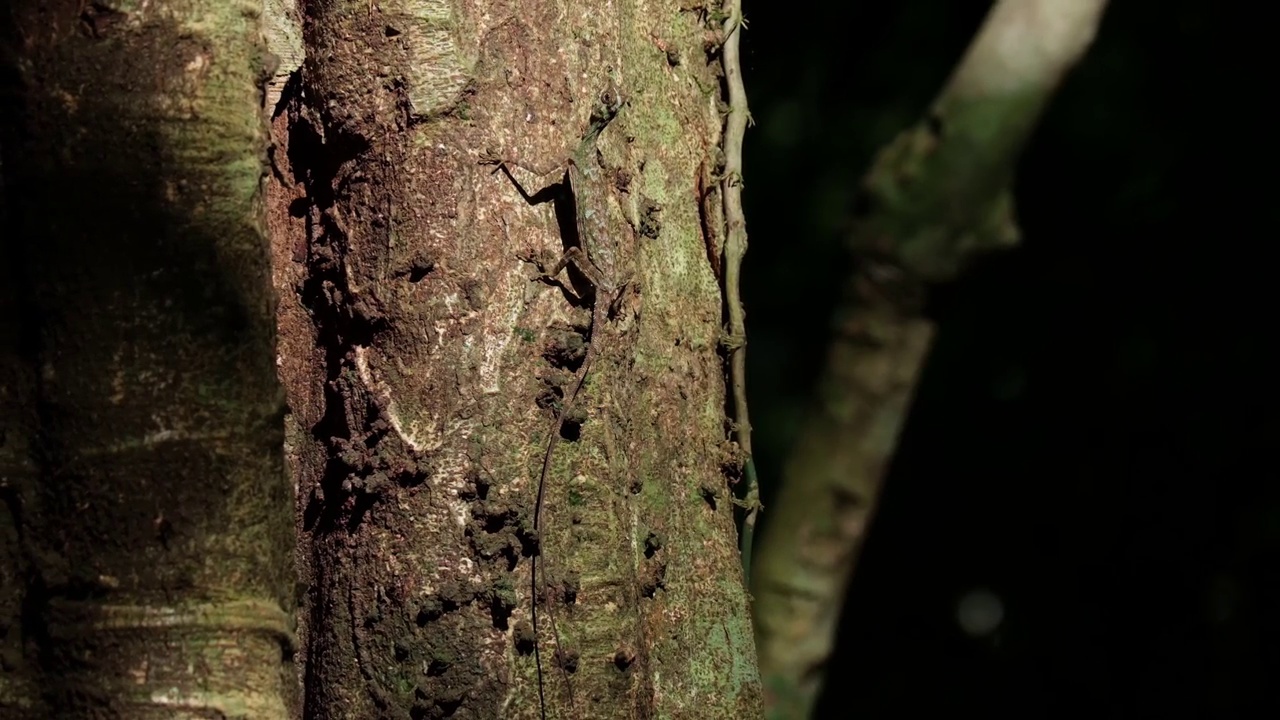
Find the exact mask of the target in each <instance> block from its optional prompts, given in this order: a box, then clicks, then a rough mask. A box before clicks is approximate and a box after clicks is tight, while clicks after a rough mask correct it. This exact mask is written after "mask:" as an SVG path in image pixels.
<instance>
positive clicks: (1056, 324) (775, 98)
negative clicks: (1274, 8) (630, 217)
mask: <svg viewBox="0 0 1280 720" xmlns="http://www.w3.org/2000/svg"><path fill="white" fill-rule="evenodd" d="M989 5H990V3H989V2H979V1H974V0H902V1H898V0H881V1H880V2H875V3H868V2H848V3H826V4H805V3H776V2H759V1H756V2H752V1H751V0H747V4H746V8H745V10H746V15H747V20H748V22H749V26H748V29H747V32H746V33H745V34H744V38H743V43H744V45H743V50H744V65H745V67H744V71H745V75H746V80H747V92H748V97H749V98H750V103H751V109H752V113H753V116H754V118H755V120H756V122H757V125H756V126H755V127H753V128H751V129H750V130H749V131H748V135H747V149H746V153H747V154H746V157H745V178H746V190H745V192H746V203H747V213H748V215H747V222H748V228H749V230H750V233H751V247H750V251H749V252H748V255H747V260H746V267H745V273H746V276H745V280H744V283H745V287H744V294H745V298H746V304H747V311H748V318H747V322H748V333H749V335H750V340H751V344H750V351H749V355H748V357H749V362H750V367H749V378H748V383H749V387H750V391H751V403H752V410H753V420H754V421H755V425H756V436H755V440H756V453H757V464H758V467H759V468H760V470H761V473H762V483H763V489H764V491H765V500H766V503H767V502H768V498H769V495H770V493H771V492H772V489H773V488H772V487H771V486H770V484H769V482H770V480H772V479H775V478H776V477H777V474H778V472H779V464H780V462H781V461H782V458H783V457H784V456H785V453H786V452H787V449H788V447H789V445H790V443H791V442H792V440H793V439H794V432H795V431H796V429H797V426H798V418H799V416H800V414H801V413H802V412H803V410H804V401H805V398H806V397H807V395H808V393H809V392H810V391H811V390H812V388H811V381H812V379H813V377H814V376H815V374H816V372H817V370H818V368H819V363H820V360H821V349H822V346H823V342H824V340H825V329H826V324H827V322H828V319H829V310H830V308H831V306H832V303H833V301H834V298H835V293H836V289H837V288H838V286H839V279H840V277H841V273H842V271H843V268H844V267H846V265H845V264H844V262H843V257H842V253H841V250H840V246H839V235H838V231H837V228H838V227H839V226H840V224H841V223H842V222H843V221H844V220H845V218H846V214H847V212H848V210H849V198H851V197H852V195H853V190H854V188H855V187H856V183H857V181H858V179H859V178H860V176H861V175H862V173H863V171H864V170H865V168H866V166H867V163H868V161H869V159H870V156H871V153H872V152H873V151H874V150H875V149H876V148H878V147H879V146H880V145H882V144H883V143H885V142H886V141H887V140H889V139H890V138H891V137H892V135H893V134H894V133H895V132H897V131H898V130H900V129H902V128H904V127H906V126H907V125H908V124H910V123H911V122H913V121H914V120H915V119H916V118H917V117H919V116H920V114H921V113H922V112H923V110H924V109H925V108H926V106H927V104H928V102H929V100H930V99H931V98H932V97H933V96H934V95H935V94H936V93H937V91H938V90H939V89H940V88H941V87H942V85H943V83H944V82H945V81H946V78H947V75H948V74H949V72H950V70H951V68H952V67H953V66H954V64H955V62H956V61H957V60H958V59H959V57H960V55H961V53H962V52H963V50H964V48H965V46H966V45H967V43H968V42H969V40H970V39H971V38H972V36H973V33H974V31H975V30H976V29H977V27H978V26H979V24H980V23H981V21H982V19H983V16H984V15H985V13H986V11H987V9H988V7H989ZM1266 7H1267V6H1266V4H1258V5H1248V4H1240V3H1229V2H1228V3H1215V2H1209V1H1207V0H1200V1H1196V2H1193V1H1191V0H1182V1H1178V0H1163V1H1161V0H1113V2H1112V3H1111V7H1110V8H1109V9H1108V11H1107V15H1106V17H1105V18H1104V21H1103V27H1102V29H1101V32H1100V34H1099V37H1098V39H1097V41H1096V42H1095V44H1094V46H1093V48H1092V49H1091V50H1090V53H1089V55H1088V57H1087V58H1086V60H1085V61H1084V62H1083V63H1082V64H1081V65H1080V66H1079V67H1078V68H1077V69H1076V70H1075V72H1074V73H1073V74H1072V76H1071V77H1070V79H1069V81H1068V82H1067V84H1066V85H1065V86H1064V88H1063V89H1062V91H1061V92H1060V94H1059V95H1058V96H1057V98H1056V99H1055V101H1054V103H1053V104H1052V106H1051V107H1050V110H1049V112H1048V114H1047V115H1046V117H1045V118H1044V120H1043V122H1042V124H1041V126H1040V128H1039V130H1038V132H1037V134H1036V136H1035V138H1034V139H1033V142H1032V144H1031V146H1030V147H1029V148H1028V150H1027V152H1026V154H1025V156H1024V157H1023V162H1022V163H1021V166H1020V170H1019V175H1018V187H1017V193H1018V211H1019V217H1020V221H1021V224H1022V228H1023V230H1024V235H1025V241H1024V244H1023V246H1022V247H1021V248H1020V249H1018V250H1016V251H1014V252H1011V253H1007V254H1004V255H1002V256H999V257H993V258H991V259H989V260H988V261H986V262H983V263H982V264H980V265H979V266H978V267H976V268H974V269H973V271H972V272H970V273H969V275H968V276H967V277H966V278H965V279H964V280H963V281H962V282H959V283H957V284H955V285H954V286H952V287H948V288H940V289H938V291H937V292H936V293H935V296H934V303H933V305H934V307H933V311H932V312H933V316H934V317H935V318H936V319H937V321H938V323H939V327H940V331H939V336H938V340H937V343H936V345H935V347H934V352H933V354H932V356H931V358H930V361H929V364H928V366H927V368H926V371H925V377H924V380H923V382H922V384H921V387H920V391H919V394H918V397H917V401H916V403H915V406H914V408H913V411H912V415H911V418H910V420H909V422H908V426H907V428H906V430H905V434H904V437H903V439H902V444H901V448H900V452H899V454H898V456H897V458H896V460H895V463H894V467H893V469H892V472H891V474H890V477H889V479H888V484H887V487H886V491H885V495H884V497H883V503H882V505H881V509H880V511H879V514H878V517H877V519H876V521H875V523H874V525H873V527H872V531H871V534H870V537H869V540H868V542H867V545H866V547H865V552H864V555H863V558H862V562H861V565H860V567H859V573H858V575H857V577H856V579H855V581H854V586H853V588H852V592H851V595H850V600H849V603H848V605H847V606H846V613H845V618H844V621H843V626H842V629H841V637H840V640H839V649H838V652H837V654H836V657H835V658H834V659H833V661H832V664H831V666H830V667H829V668H828V676H827V690H826V693H825V696H824V699H823V702H822V705H821V709H820V711H819V713H818V716H819V717H824V718H825V717H831V718H835V717H848V716H856V717H863V718H881V717H905V716H909V715H917V714H920V713H923V712H931V713H932V712H938V711H946V712H950V713H965V714H969V713H982V714H985V715H987V716H990V715H998V716H1001V717H1007V716H1017V717H1060V716H1077V715H1080V714H1081V713H1087V716H1088V717H1093V718H1111V717H1125V718H1131V717H1266V716H1275V713H1277V712H1280V674H1278V673H1277V671H1278V670H1280V643H1278V642H1277V629H1278V626H1280V612H1278V609H1280V486H1278V485H1277V483H1276V475H1277V473H1276V469H1275V468H1276V461H1275V457H1276V452H1275V448H1277V447H1278V446H1280V443H1277V436H1278V435H1280V421H1278V420H1277V414H1276V411H1275V409H1274V404H1275V401H1276V399H1277V393H1276V389H1277V379H1276V369H1277V368H1280V363H1277V360H1280V353H1278V352H1277V349H1276V348H1277V343H1275V342H1274V339H1275V336H1276V334H1277V330H1276V327H1277V324H1278V323H1277V318H1276V316H1275V313H1274V311H1273V306H1274V305H1275V302H1274V292H1273V290H1272V287H1273V282H1274V280H1275V278H1276V269H1275V268H1276V265H1275V260H1274V257H1275V255H1276V253H1274V252H1273V251H1272V246H1273V245H1274V244H1275V242H1276V240H1277V239H1278V238H1280V236H1278V235H1277V233H1276V224H1275V219H1276V216H1277V214H1276V212H1275V210H1274V209H1273V208H1274V207H1275V202H1276V200H1275V197H1274V195H1273V193H1274V190H1275V186H1276V183H1274V182H1273V173H1274V170H1275V167H1276V160H1277V157H1276V152H1275V150H1276V143H1275V139H1274V136H1275V132H1276V118H1277V114H1276V113H1275V112H1274V111H1271V110H1268V106H1269V105H1270V104H1271V101H1272V98H1271V96H1272V95H1273V94H1274V90H1273V88H1274V87H1276V86H1277V82H1276V77H1275V73H1274V68H1275V67H1277V65H1280V64H1278V63H1277V62H1276V53H1275V52H1274V51H1273V50H1272V49H1271V48H1273V47H1275V46H1277V45H1280V43H1277V41H1276V40H1275V39H1274V38H1266V37H1263V34H1264V33H1265V32H1266V22H1265V21H1264V20H1263V18H1264V17H1265V13H1264V12H1263V11H1264V10H1265V9H1266ZM767 520H768V513H767V510H766V513H765V515H764V521H765V522H767ZM975 588H989V589H990V590H991V591H992V592H994V593H995V594H996V595H997V596H999V597H1000V599H1001V601H1002V602H1003V605H1004V611H1005V615H1004V621H1003V623H1002V624H1001V626H1000V628H999V629H998V631H997V632H996V633H994V634H993V635H989V636H986V637H982V638H976V639H975V638H970V637H968V636H966V635H965V634H964V633H963V632H961V630H960V629H959V627H958V625H957V622H956V606H957V601H958V600H959V599H960V597H961V596H962V595H963V594H964V593H966V592H968V591H970V590H972V589H975ZM1264 706H1265V707H1264Z"/></svg>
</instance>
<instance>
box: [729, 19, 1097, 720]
mask: <svg viewBox="0 0 1280 720" xmlns="http://www.w3.org/2000/svg"><path fill="white" fill-rule="evenodd" d="M1105 6H1106V0H999V1H998V2H996V4H995V5H994V7H993V8H992V10H991V12H990V13H989V14H988V16H987V18H986V21H985V23H984V24H983V27H982V29H981V30H980V31H979V33H978V35H977V37H976V38H975V39H974V41H973V43H972V44H971V45H970V47H969V49H968V51H967V53H966V54H965V56H964V57H963V59H962V60H961V61H960V64H959V66H958V67H957V68H956V70H955V72H954V73H953V75H952V76H951V78H950V80H949V81H948V82H947V85H946V87H945V88H944V89H943V91H942V93H941V94H940V95H939V96H938V98H937V99H936V100H935V101H934V104H933V105H932V107H931V109H930V110H929V112H928V113H927V114H926V116H925V117H924V118H922V119H921V121H920V122H919V123H918V124H916V125H915V126H914V127H912V128H910V129H908V130H906V131H904V132H903V133H902V134H900V135H899V136H898V137H897V138H896V139H895V140H893V141H892V142H891V143H890V144H889V145H888V146H887V147H885V148H884V149H883V150H882V151H881V153H880V154H879V156H878V157H877V158H876V160H875V162H874V163H873V165H872V167H871V169H870V170H869V171H868V173H867V175H866V177H865V178H864V181H863V188H862V194H861V197H860V198H859V202H858V203H857V207H858V210H857V214H856V216H855V218H854V226H853V227H854V229H853V231H852V233H851V235H850V237H849V239H848V242H849V248H850V250H851V251H852V253H853V255H854V260H855V267H856V270H855V271H854V272H853V273H852V275H851V277H849V278H848V281H847V283H848V284H847V287H846V293H845V296H844V299H843V301H842V302H841V304H840V305H839V307H838V308H837V311H836V314H835V320H834V323H833V326H832V336H831V339H830V345H829V347H828V350H827V360H826V364H825V368H824V370H823V372H822V375H821V376H820V378H819V382H818V386H817V397H816V404H815V407H814V408H813V411H812V412H810V413H809V415H808V416H807V419H806V421H805V425H804V427H803V428H802V429H801V432H800V433H799V436H798V437H799V439H798V440H797V443H796V445H795V447H794V448H793V450H792V454H791V456H790V457H789V459H788V462H787V464H786V466H785V468H784V471H783V477H782V486H781V489H780V491H779V496H778V498H777V501H776V502H775V504H774V507H773V511H772V513H771V517H770V522H769V523H768V525H767V527H766V528H765V534H764V537H763V539H762V542H761V547H760V549H759V556H758V558H757V560H756V565H755V568H754V570H755V572H754V575H753V578H752V579H753V582H752V592H753V594H754V596H755V599H756V604H755V621H756V643H757V652H758V653H759V662H760V670H761V675H762V679H763V682H764V685H765V688H766V691H767V695H766V697H767V702H769V703H770V708H769V717H770V718H804V717H807V716H808V715H809V712H810V710H811V708H812V707H813V705H814V704H815V703H816V701H817V697H818V694H819V692H820V691H821V686H822V681H823V676H822V668H823V666H824V664H825V663H826V662H827V661H828V660H829V658H830V655H831V651H832V647H833V644H834V639H835V635H836V630H837V623H838V620H839V615H840V611H841V608H842V607H843V605H844V595H845V591H846V588H847V587H848V584H849V580H850V578H851V577H852V575H853V571H854V567H855V564H856V561H857V556H858V550H859V548H860V547H861V545H862V540H863V538H864V537H865V532H866V528H867V526H868V523H869V521H870V518H871V514H872V511H873V510H874V507H875V504H876V500H877V499H878V496H879V491H880V483H881V479H882V478H883V476H884V473H885V471H886V470H887V468H888V465H889V461H890V459H891V457H892V455H893V451H894V448H895V447H896V444H897V440H898V435H899V432H900V430H901V428H902V425H903V422H904V421H905V419H906V415H907V412H908V409H909V406H910V402H911V398H912V394H913V392H914V390H915V385H916V381H917V378H918V375H919V371H920V368H921V366H922V365H923V362H924V359H925V357H926V354H927V352H928V348H929V344H930V340H931V338H932V335H933V325H932V323H931V322H930V321H929V320H928V319H927V318H926V317H925V316H924V313H923V308H924V299H925V294H926V291H927V289H928V287H929V286H930V285H932V284H935V283H940V282H947V281H950V280H953V279H955V278H956V277H957V276H959V274H960V273H961V272H962V270H963V269H964V267H965V264H966V263H967V262H968V261H969V260H971V259H972V258H973V257H974V256H976V255H978V254H980V253H982V252H985V251H989V250H995V249H999V248H1006V247H1010V246H1012V245H1014V244H1016V243H1017V241H1018V230H1017V226H1016V223H1015V220H1014V214H1013V203H1012V196H1011V193H1010V189H1009V188H1010V183H1011V180H1012V176H1013V172H1014V169H1015V166H1016V164H1017V161H1018V158H1019V155H1020V154H1021V152H1022V150H1023V147H1024V146H1025V145H1026V142H1027V140H1028V138H1029V136H1030V134H1031V132H1032V130H1033V129H1034V128H1035V125H1036V123H1037V121H1038V120H1039V118H1040V116H1041V114H1042V112H1043V110H1044V108H1045V107H1046V105H1047V104H1048V102H1049V100H1050V99H1051V98H1052V96H1053V94H1054V92H1055V91H1056V90H1057V88H1058V87H1059V85H1060V84H1061V82H1062V80H1063V78H1064V77H1065V75H1066V73H1067V72H1068V71H1069V70H1070V69H1071V67H1073V66H1074V65H1075V64H1076V62H1077V61H1078V60H1079V59H1080V58H1081V57H1082V56H1083V55H1084V52H1085V50H1086V49H1087V48H1088V47H1089V45H1090V43H1091V42H1092V40H1093V37H1094V35H1095V34H1096V31H1097V27H1098V23H1099V21H1100V19H1101V16H1102V12H1103V9H1104V8H1105Z"/></svg>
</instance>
